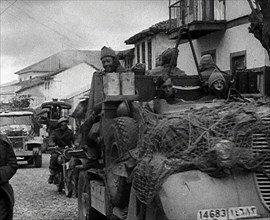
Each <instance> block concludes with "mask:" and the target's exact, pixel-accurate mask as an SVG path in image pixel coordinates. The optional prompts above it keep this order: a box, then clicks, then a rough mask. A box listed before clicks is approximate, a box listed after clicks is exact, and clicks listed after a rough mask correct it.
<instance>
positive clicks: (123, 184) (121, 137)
mask: <svg viewBox="0 0 270 220" xmlns="http://www.w3.org/2000/svg"><path fill="white" fill-rule="evenodd" d="M112 134H113V135H112V137H111V138H110V141H109V153H108V154H109V155H108V159H107V163H106V176H107V184H108V186H107V188H108V191H109V193H110V201H111V203H112V204H113V205H114V206H117V207H119V208H125V206H126V205H127V204H128V201H129V194H130V188H131V184H130V183H127V179H126V177H123V176H118V175H115V174H113V173H112V172H111V171H110V168H111V167H112V166H114V165H115V164H116V163H115V160H116V159H117V158H119V157H120V156H122V155H124V154H125V153H127V152H128V151H129V150H131V149H133V148H135V147H136V145H137V139H138V126H137V123H136V121H135V120H134V119H133V118H130V117H119V118H117V119H116V120H115V123H114V124H113V125H112Z"/></svg>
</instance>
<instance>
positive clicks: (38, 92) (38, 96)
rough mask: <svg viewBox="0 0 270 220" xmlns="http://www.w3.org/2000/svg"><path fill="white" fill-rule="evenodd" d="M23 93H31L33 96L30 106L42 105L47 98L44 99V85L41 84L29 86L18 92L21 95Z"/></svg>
mask: <svg viewBox="0 0 270 220" xmlns="http://www.w3.org/2000/svg"><path fill="white" fill-rule="evenodd" d="M21 95H30V96H31V98H32V99H33V100H32V101H31V104H30V107H31V108H35V107H37V106H39V105H41V103H43V102H44V101H45V99H44V85H43V84H40V85H37V86H34V87H32V88H28V89H26V90H23V91H21V92H18V93H17V96H21Z"/></svg>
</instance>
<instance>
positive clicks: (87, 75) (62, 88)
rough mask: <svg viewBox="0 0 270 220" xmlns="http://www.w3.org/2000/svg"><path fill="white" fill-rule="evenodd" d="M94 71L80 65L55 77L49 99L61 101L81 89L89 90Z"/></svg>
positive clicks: (83, 64) (84, 64)
mask: <svg viewBox="0 0 270 220" xmlns="http://www.w3.org/2000/svg"><path fill="white" fill-rule="evenodd" d="M95 71H96V70H95V69H94V68H93V67H91V66H89V65H88V64H86V63H81V64H79V65H77V66H74V67H72V68H70V69H67V70H65V71H63V72H61V73H59V74H57V75H55V76H54V79H53V81H52V84H51V85H52V86H51V88H50V98H51V99H53V98H57V99H62V98H64V97H67V96H69V95H70V94H73V93H74V92H76V91H79V90H81V89H82V88H85V87H89V88H90V86H91V80H92V76H93V73H94V72H95Z"/></svg>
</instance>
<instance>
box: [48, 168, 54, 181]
mask: <svg viewBox="0 0 270 220" xmlns="http://www.w3.org/2000/svg"><path fill="white" fill-rule="evenodd" d="M49 170H50V176H49V179H48V183H49V184H52V183H53V182H54V179H55V178H54V177H55V171H54V170H52V169H49Z"/></svg>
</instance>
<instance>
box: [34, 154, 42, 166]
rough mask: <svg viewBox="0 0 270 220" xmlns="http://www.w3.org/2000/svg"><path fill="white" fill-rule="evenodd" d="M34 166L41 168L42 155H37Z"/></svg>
mask: <svg viewBox="0 0 270 220" xmlns="http://www.w3.org/2000/svg"><path fill="white" fill-rule="evenodd" d="M34 166H35V167H36V168H40V167H41V166H42V155H36V156H35V158H34Z"/></svg>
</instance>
